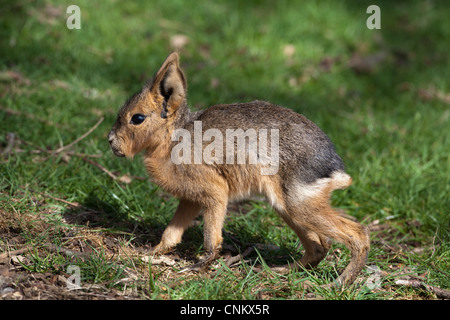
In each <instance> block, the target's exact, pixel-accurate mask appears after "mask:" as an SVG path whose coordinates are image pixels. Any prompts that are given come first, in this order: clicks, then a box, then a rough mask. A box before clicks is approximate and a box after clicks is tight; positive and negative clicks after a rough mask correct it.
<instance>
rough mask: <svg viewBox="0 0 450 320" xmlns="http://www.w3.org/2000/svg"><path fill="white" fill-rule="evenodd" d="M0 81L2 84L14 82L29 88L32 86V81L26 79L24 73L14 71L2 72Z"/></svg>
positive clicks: (0, 72)
mask: <svg viewBox="0 0 450 320" xmlns="http://www.w3.org/2000/svg"><path fill="white" fill-rule="evenodd" d="M0 81H2V82H13V81H14V82H17V83H19V84H24V85H27V86H28V85H30V84H31V81H30V80H29V79H27V78H25V77H24V76H23V74H22V73H20V72H17V71H13V70H6V71H0Z"/></svg>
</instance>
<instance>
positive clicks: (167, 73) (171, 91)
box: [150, 52, 186, 118]
mask: <svg viewBox="0 0 450 320" xmlns="http://www.w3.org/2000/svg"><path fill="white" fill-rule="evenodd" d="M150 94H151V95H152V96H153V98H154V101H156V103H158V104H161V117H162V118H167V116H168V115H170V114H172V113H174V112H175V111H176V110H177V109H178V107H179V106H180V105H181V104H182V103H183V101H184V99H185V97H186V79H185V78H184V74H183V72H182V71H181V69H180V66H179V58H178V54H177V53H176V52H173V53H171V54H170V55H169V56H168V57H167V59H166V61H164V63H163V64H162V66H161V68H159V70H158V72H157V73H156V76H155V78H154V80H153V83H152V85H151V87H150Z"/></svg>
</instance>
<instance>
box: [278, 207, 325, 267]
mask: <svg viewBox="0 0 450 320" xmlns="http://www.w3.org/2000/svg"><path fill="white" fill-rule="evenodd" d="M282 217H283V219H284V221H285V222H286V223H287V224H288V225H289V227H291V229H292V230H294V232H295V233H296V234H297V236H298V237H299V239H300V241H301V243H302V245H303V249H304V250H305V253H304V255H303V257H302V258H301V259H300V264H301V265H302V266H303V267H305V268H314V267H316V266H317V265H318V264H319V263H320V261H322V259H323V258H325V256H326V255H327V253H328V250H329V249H330V244H329V241H328V239H327V238H325V237H323V236H320V235H318V234H317V233H315V232H314V231H311V230H308V229H305V228H304V227H302V226H301V224H299V223H298V222H297V221H296V219H293V218H292V217H291V216H290V215H286V214H283V215H282Z"/></svg>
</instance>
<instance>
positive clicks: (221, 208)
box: [186, 200, 227, 271]
mask: <svg viewBox="0 0 450 320" xmlns="http://www.w3.org/2000/svg"><path fill="white" fill-rule="evenodd" d="M226 212H227V200H224V201H221V202H215V203H214V204H213V205H211V206H207V207H205V208H204V214H203V220H204V227H203V228H204V249H205V255H204V257H203V258H202V259H201V260H200V262H198V263H196V264H194V265H192V266H191V267H189V268H187V269H186V270H197V271H199V270H202V269H204V268H206V267H208V266H209V265H210V264H211V263H212V262H214V261H215V260H216V259H217V258H218V257H219V253H220V250H221V248H222V241H223V238H222V227H223V223H224V220H225V214H226Z"/></svg>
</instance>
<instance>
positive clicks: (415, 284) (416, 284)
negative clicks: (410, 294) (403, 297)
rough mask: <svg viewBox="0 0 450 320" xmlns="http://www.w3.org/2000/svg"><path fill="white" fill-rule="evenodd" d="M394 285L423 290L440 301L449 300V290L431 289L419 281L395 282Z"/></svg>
mask: <svg viewBox="0 0 450 320" xmlns="http://www.w3.org/2000/svg"><path fill="white" fill-rule="evenodd" d="M395 284H396V285H399V286H407V287H412V288H415V289H425V290H426V291H428V292H431V293H434V294H435V295H436V297H438V298H440V299H450V290H445V289H441V288H438V287H433V286H430V285H429V284H426V283H425V282H423V281H420V280H415V279H408V280H397V281H395Z"/></svg>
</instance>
